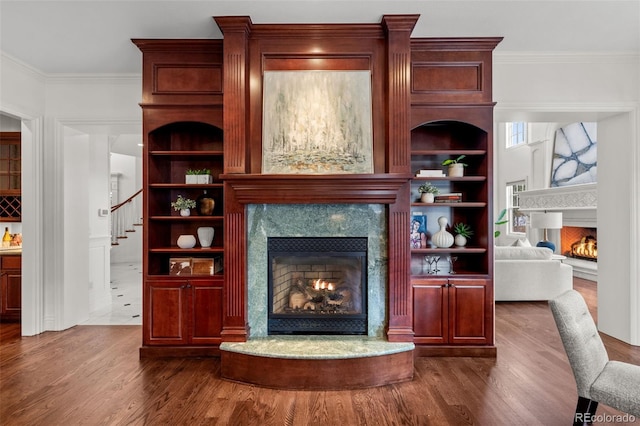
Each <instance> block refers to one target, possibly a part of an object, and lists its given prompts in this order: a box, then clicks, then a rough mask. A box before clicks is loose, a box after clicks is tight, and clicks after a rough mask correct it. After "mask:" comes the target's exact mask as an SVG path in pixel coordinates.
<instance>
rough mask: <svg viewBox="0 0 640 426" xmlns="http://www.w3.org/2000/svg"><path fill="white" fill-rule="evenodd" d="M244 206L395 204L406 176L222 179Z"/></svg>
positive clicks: (311, 176)
mask: <svg viewBox="0 0 640 426" xmlns="http://www.w3.org/2000/svg"><path fill="white" fill-rule="evenodd" d="M220 178H221V179H223V180H224V181H225V182H226V183H228V184H229V187H230V189H232V190H233V191H234V192H235V195H234V196H235V198H236V199H237V201H238V203H240V204H315V203H364V204H392V203H395V202H396V197H397V192H398V189H399V188H400V187H401V186H402V185H404V184H405V183H406V182H407V181H408V179H409V176H406V175H396V176H392V175H387V174H380V175H261V174H254V175H222V176H221V177H220Z"/></svg>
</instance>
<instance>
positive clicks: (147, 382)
mask: <svg viewBox="0 0 640 426" xmlns="http://www.w3.org/2000/svg"><path fill="white" fill-rule="evenodd" d="M575 288H576V289H578V290H579V291H581V293H583V294H584V295H585V298H586V299H587V301H588V303H589V304H590V306H592V307H593V306H594V301H595V284H594V283H591V282H589V281H584V280H580V279H576V280H575ZM592 312H593V313H594V316H595V313H596V312H595V309H594V308H593V310H592ZM19 334H20V331H19V325H17V324H7V323H4V324H1V325H0V424H2V425H47V426H51V425H490V426H494V425H510V426H512V425H545V426H555V425H558V426H562V425H570V424H571V422H572V416H573V410H574V408H575V404H576V401H577V394H576V388H575V382H574V379H573V375H572V374H571V369H570V367H569V364H568V362H567V358H566V355H565V353H564V349H563V348H562V344H561V342H560V337H559V336H558V333H557V330H556V328H555V323H554V322H553V318H552V316H551V312H550V311H549V308H548V306H547V303H546V302H500V303H498V304H497V306H496V343H497V346H498V356H497V358H495V359H486V358H446V357H443V358H437V357H436V358H418V359H416V363H415V364H416V365H415V378H414V380H413V381H411V382H407V383H401V384H396V385H389V386H384V387H378V388H371V389H364V390H353V391H331V392H329V391H281V390H271V389H264V388H259V387H255V386H248V385H243V384H237V383H232V382H227V381H224V380H221V379H220V361H219V359H217V358H213V359H165V360H163V359H160V360H158V359H155V360H154V359H151V360H149V359H145V360H140V359H139V357H138V348H139V346H140V343H141V330H140V326H77V327H74V328H72V329H70V330H66V331H63V332H46V333H43V334H41V335H38V336H33V337H21V336H20V335H19ZM603 340H604V341H605V344H606V346H607V349H608V351H609V355H610V357H611V358H612V359H618V360H622V361H628V362H632V363H635V364H640V348H638V347H633V346H630V345H627V344H625V343H622V342H620V341H618V340H616V339H613V338H610V337H608V336H603ZM256 367H257V368H260V367H259V366H256ZM598 414H599V415H609V416H615V415H619V414H621V413H619V412H617V411H615V410H613V409H611V408H608V407H605V406H601V407H599V408H598ZM609 420H610V421H604V422H599V423H597V424H624V423H619V422H616V421H615V420H617V419H616V418H613V417H612V418H610V419H609ZM627 424H628V423H627Z"/></svg>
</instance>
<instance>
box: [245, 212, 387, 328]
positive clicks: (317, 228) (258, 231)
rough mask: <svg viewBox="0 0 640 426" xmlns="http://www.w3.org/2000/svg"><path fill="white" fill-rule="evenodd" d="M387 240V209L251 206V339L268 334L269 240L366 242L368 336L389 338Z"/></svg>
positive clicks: (249, 214) (249, 242) (249, 271)
mask: <svg viewBox="0 0 640 426" xmlns="http://www.w3.org/2000/svg"><path fill="white" fill-rule="evenodd" d="M387 235H388V232H387V209H386V206H385V205H382V204H249V205H247V276H248V289H247V291H248V322H249V338H250V339H251V338H259V337H266V336H267V335H268V331H267V312H268V306H267V303H268V301H267V280H268V277H267V273H268V271H267V269H268V268H267V238H269V237H367V238H368V246H367V258H368V266H367V278H368V285H367V298H368V312H367V314H368V327H367V335H368V336H369V337H374V338H380V339H382V338H384V330H385V326H386V318H387V312H386V309H387V308H386V307H387V286H388V283H387V275H388V274H387V259H388V255H387V247H388V244H387V239H388V237H387Z"/></svg>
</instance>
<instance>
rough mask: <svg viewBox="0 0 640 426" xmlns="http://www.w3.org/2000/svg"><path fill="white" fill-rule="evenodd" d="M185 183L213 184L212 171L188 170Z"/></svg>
mask: <svg viewBox="0 0 640 426" xmlns="http://www.w3.org/2000/svg"><path fill="white" fill-rule="evenodd" d="M185 183H205V184H208V183H211V170H209V169H188V170H187V171H186V176H185Z"/></svg>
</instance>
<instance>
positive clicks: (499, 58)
mask: <svg viewBox="0 0 640 426" xmlns="http://www.w3.org/2000/svg"><path fill="white" fill-rule="evenodd" d="M493 63H494V65H496V64H534V63H535V64H540V63H553V64H591V63H598V64H601V63H611V64H638V63H640V52H515V51H507V52H499V51H496V52H494V54H493Z"/></svg>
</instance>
